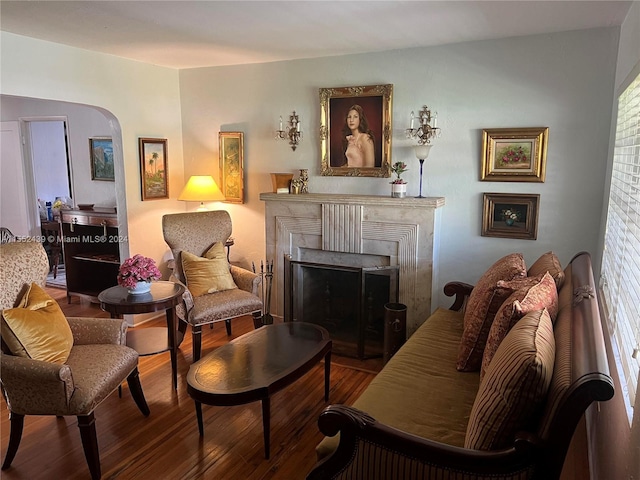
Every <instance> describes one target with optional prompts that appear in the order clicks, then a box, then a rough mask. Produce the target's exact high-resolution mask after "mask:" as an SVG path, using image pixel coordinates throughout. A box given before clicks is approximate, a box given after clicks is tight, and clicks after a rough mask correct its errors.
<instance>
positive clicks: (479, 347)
mask: <svg viewBox="0 0 640 480" xmlns="http://www.w3.org/2000/svg"><path fill="white" fill-rule="evenodd" d="M526 275H527V268H526V266H525V263H524V259H523V257H522V254H521V253H512V254H510V255H506V256H504V257H502V258H501V259H500V260H498V261H497V262H495V263H494V264H493V265H492V266H491V267H490V268H489V269H488V270H487V271H486V272H485V273H484V274H483V275H482V277H481V278H480V280H478V283H477V284H476V285H475V287H474V288H473V290H472V291H471V295H470V296H469V301H468V302H467V307H466V309H465V313H464V330H463V333H462V338H461V340H460V347H459V349H458V359H457V362H456V368H457V369H458V370H460V371H463V372H472V371H477V370H479V369H480V367H481V365H482V354H483V352H484V347H485V343H486V341H487V337H488V335H489V329H490V328H491V323H492V322H493V318H494V316H495V314H496V312H497V311H498V309H499V308H500V306H501V305H502V303H503V302H504V301H505V300H506V299H507V297H508V296H509V295H510V294H511V293H512V290H508V289H505V288H500V287H499V286H498V282H499V281H501V280H504V281H511V280H513V279H516V278H525V277H526Z"/></svg>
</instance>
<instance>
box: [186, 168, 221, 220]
mask: <svg viewBox="0 0 640 480" xmlns="http://www.w3.org/2000/svg"><path fill="white" fill-rule="evenodd" d="M224 199H225V197H224V195H223V194H222V192H221V191H220V188H218V185H217V184H216V182H215V180H214V179H213V177H212V176H211V175H192V176H191V178H189V181H188V182H187V184H186V185H185V186H184V188H183V189H182V192H181V193H180V195H179V196H178V200H182V201H185V202H200V206H199V207H198V211H199V212H202V211H206V210H207V208H206V207H205V206H204V202H221V201H223V200H224Z"/></svg>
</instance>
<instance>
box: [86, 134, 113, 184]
mask: <svg viewBox="0 0 640 480" xmlns="http://www.w3.org/2000/svg"><path fill="white" fill-rule="evenodd" d="M89 156H90V158H91V180H103V181H106V182H114V181H115V175H114V168H113V141H112V139H111V137H91V138H89Z"/></svg>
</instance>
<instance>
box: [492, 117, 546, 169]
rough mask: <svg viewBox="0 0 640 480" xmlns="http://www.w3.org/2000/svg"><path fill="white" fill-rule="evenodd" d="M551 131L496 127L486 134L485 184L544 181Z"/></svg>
mask: <svg viewBox="0 0 640 480" xmlns="http://www.w3.org/2000/svg"><path fill="white" fill-rule="evenodd" d="M548 136H549V128H547V127H535V128H494V129H491V130H483V131H482V172H481V174H480V179H481V180H482V181H485V182H544V179H545V173H546V166H547V141H548Z"/></svg>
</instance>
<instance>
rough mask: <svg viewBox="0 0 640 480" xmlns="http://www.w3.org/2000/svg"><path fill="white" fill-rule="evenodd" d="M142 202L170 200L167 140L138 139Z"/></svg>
mask: <svg viewBox="0 0 640 480" xmlns="http://www.w3.org/2000/svg"><path fill="white" fill-rule="evenodd" d="M138 146H139V150H140V183H141V189H142V200H155V199H160V198H169V184H168V179H167V177H168V171H169V167H168V163H167V162H168V158H167V140H166V139H164V138H140V139H138Z"/></svg>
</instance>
